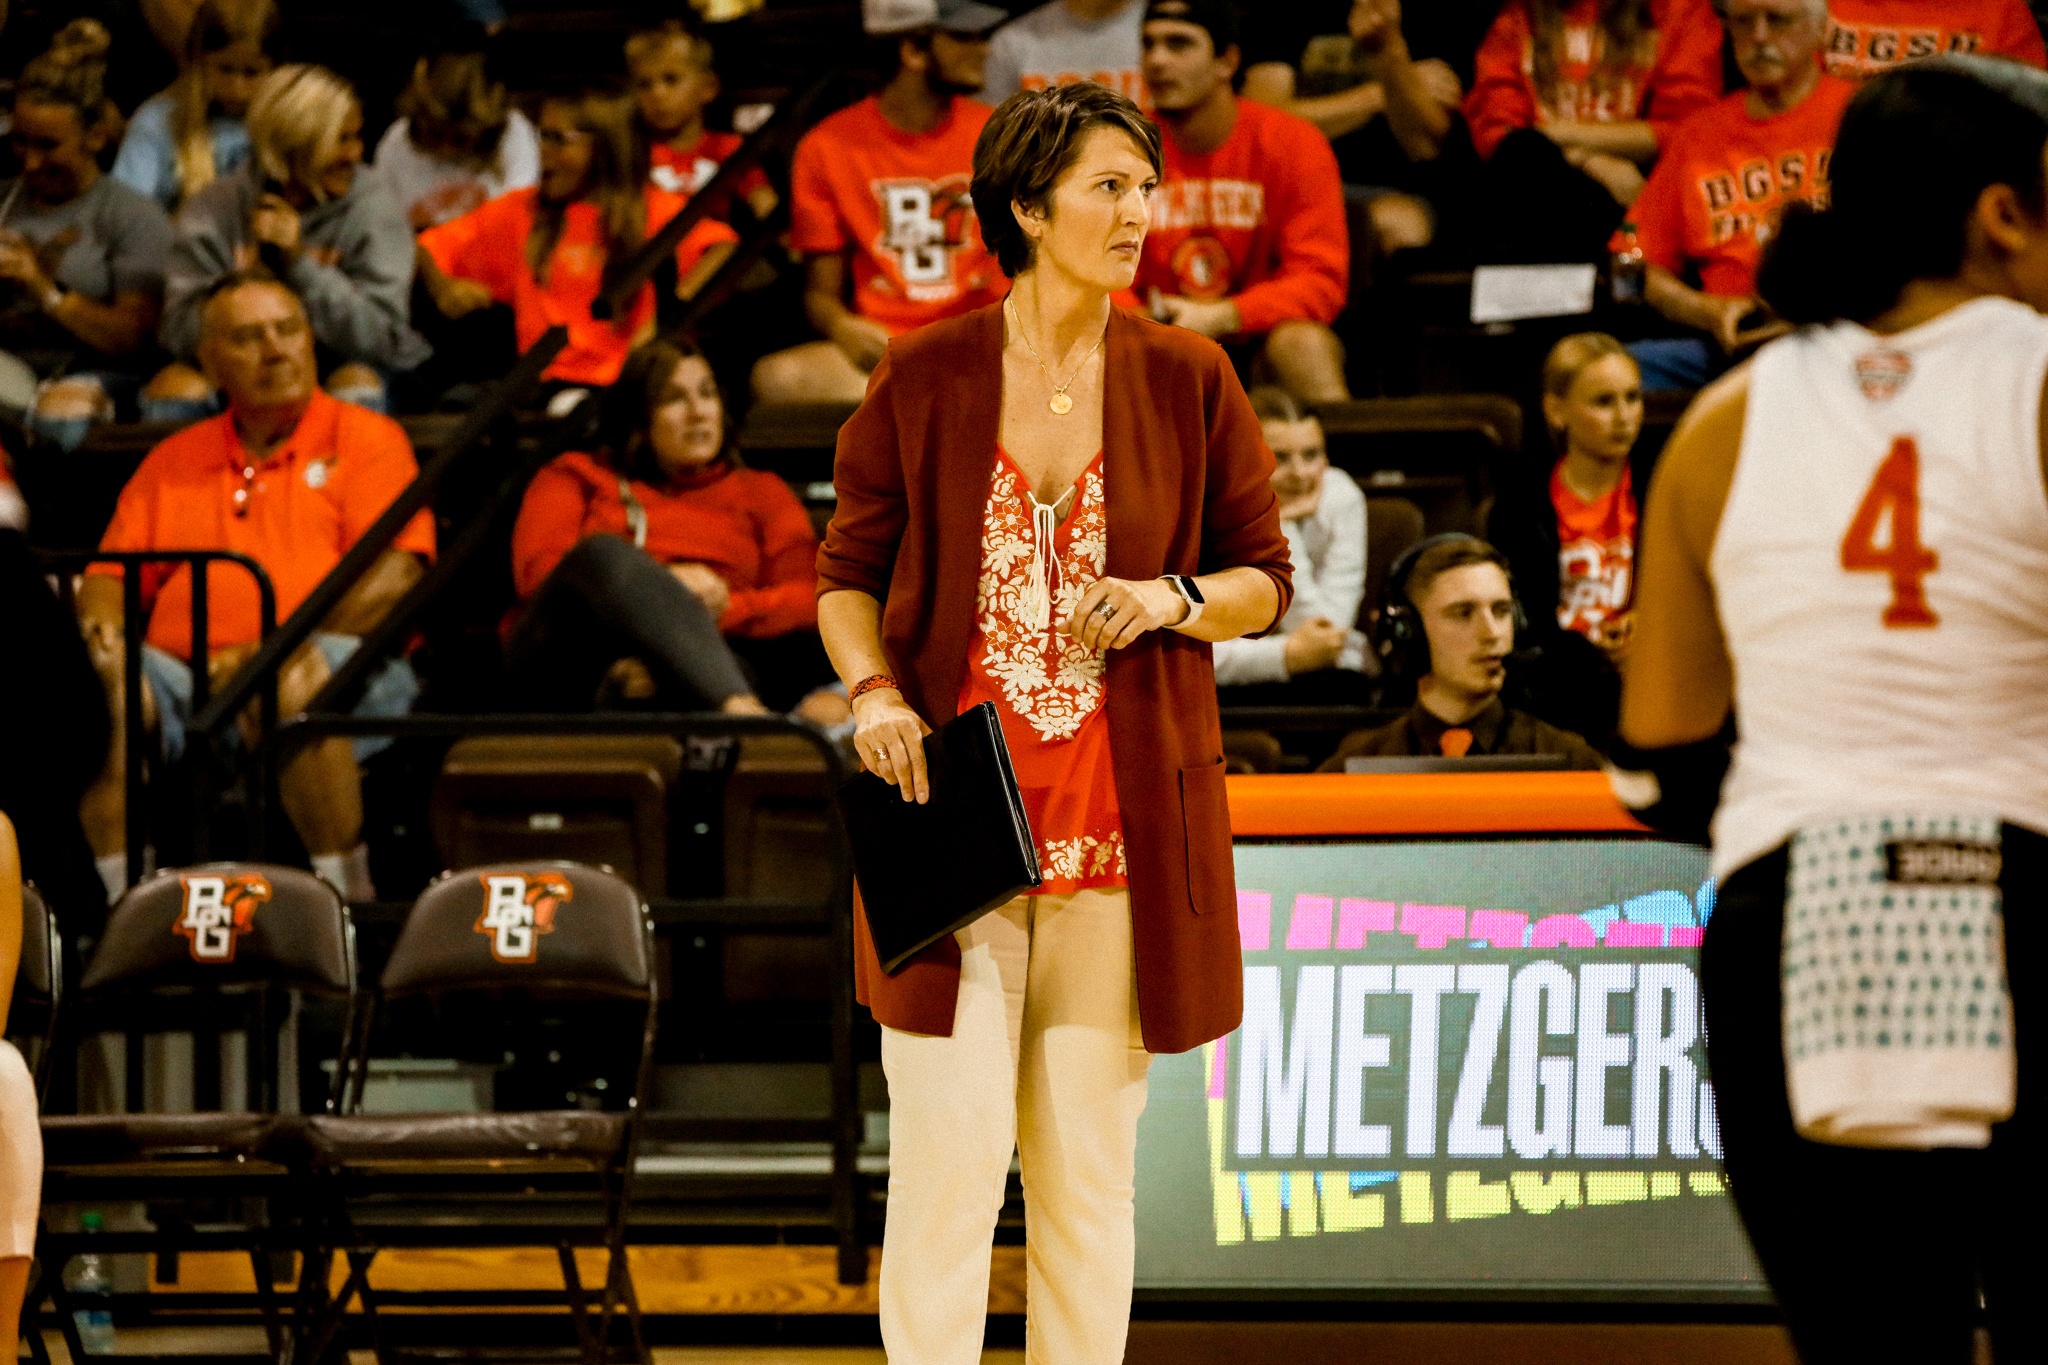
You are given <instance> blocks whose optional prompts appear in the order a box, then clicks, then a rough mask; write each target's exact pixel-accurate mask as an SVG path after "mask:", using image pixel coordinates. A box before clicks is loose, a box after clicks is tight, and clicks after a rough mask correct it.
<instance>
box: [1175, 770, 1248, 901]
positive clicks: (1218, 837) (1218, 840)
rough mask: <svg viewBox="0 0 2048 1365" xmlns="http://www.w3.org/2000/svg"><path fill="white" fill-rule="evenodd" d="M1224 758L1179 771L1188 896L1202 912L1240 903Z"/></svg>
mask: <svg viewBox="0 0 2048 1365" xmlns="http://www.w3.org/2000/svg"><path fill="white" fill-rule="evenodd" d="M1223 774H1224V766H1223V760H1222V759H1220V758H1219V759H1217V760H1216V761H1215V762H1214V763H1198V764H1195V765H1194V766H1193V767H1188V768H1182V769H1181V770H1180V808H1181V830H1182V834H1183V836H1184V837H1185V839H1186V841H1187V855H1188V860H1187V873H1188V901H1189V903H1190V905H1191V906H1192V907H1193V909H1194V912H1195V913H1196V914H1198V915H1213V914H1218V913H1220V912H1222V911H1225V910H1235V909H1236V906H1237V869H1236V867H1235V865H1234V863H1233V860H1232V856H1231V848H1230V801H1229V796H1228V794H1227V792H1226V789H1225V787H1224V781H1223Z"/></svg>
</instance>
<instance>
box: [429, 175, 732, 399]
mask: <svg viewBox="0 0 2048 1365" xmlns="http://www.w3.org/2000/svg"><path fill="white" fill-rule="evenodd" d="M642 193H643V196H644V198H643V202H644V203H645V205H646V210H647V231H648V233H649V234H653V233H656V232H659V231H661V229H662V227H663V226H664V225H665V224H666V223H667V222H668V220H669V219H671V218H673V217H675V216H676V215H677V214H678V213H680V212H682V209H683V205H684V204H685V203H686V202H687V201H686V200H685V199H684V198H683V197H682V196H681V195H677V194H670V193H669V192H668V191H666V190H663V189H659V188H657V187H655V186H653V185H647V186H645V187H644V188H643V191H642ZM539 200H540V191H539V190H538V189H524V190H514V191H512V193H510V194H502V195H499V196H498V197H497V198H496V199H493V200H491V201H490V202H489V203H487V204H484V205H481V206H480V207H478V208H475V209H472V210H471V211H470V212H468V213H465V214H463V215H462V216H461V217H460V218H455V219H451V220H450V221H448V222H446V223H443V224H441V225H440V226H439V227H432V228H428V229H427V230H426V231H425V232H422V233H421V234H420V246H421V247H423V248H424V249H425V250H426V253H427V254H428V255H429V256H432V257H433V258H434V264H435V265H437V266H439V267H440V268H441V272H442V273H443V274H445V275H453V276H459V277H461V278H462V279H465V280H474V281H476V282H477V283H478V284H480V285H482V286H483V287H484V288H486V289H488V290H490V291H491V297H492V298H494V299H496V300H498V302H500V303H509V304H511V305H512V322H513V327H514V330H515V331H516V332H517V334H518V338H519V349H520V350H522V351H524V350H525V349H526V348H527V347H529V346H531V345H533V343H534V342H536V341H539V340H540V338H541V334H542V333H544V332H546V331H547V330H548V328H550V327H552V326H554V325H555V324H557V323H560V324H561V325H562V326H564V327H566V328H568V329H569V344H568V345H567V346H565V347H564V348H563V349H562V353H561V355H559V356H557V357H556V358H555V363H554V364H552V365H550V366H548V368H547V369H546V370H545V371H544V372H543V374H542V378H545V379H560V380H566V381H568V382H569V383H572V384H609V383H611V382H612V381H613V380H615V379H617V378H618V377H619V371H620V370H622V369H624V368H625V364H626V354H627V352H629V351H631V350H632V349H633V343H634V341H635V340H636V339H638V338H639V336H640V334H641V333H642V332H643V331H644V330H645V329H647V328H649V327H651V326H653V324H654V286H653V285H651V284H649V285H643V286H641V289H640V292H639V294H637V295H636V296H634V299H633V306H632V307H631V308H630V309H628V310H627V311H626V315H625V316H624V317H621V318H616V319H614V320H612V321H610V322H599V321H598V320H597V319H596V318H594V317H592V316H591V315H590V305H591V304H592V302H594V301H595V300H596V298H597V296H598V292H599V291H600V290H601V289H602V287H603V284H604V268H605V263H606V259H607V255H606V250H605V233H604V224H603V222H602V220H601V219H600V217H599V214H598V209H597V206H596V205H595V204H591V203H586V202H582V201H578V202H577V203H574V204H571V205H569V207H568V208H567V209H565V210H564V211H563V216H562V235H561V237H560V239H559V240H557V241H556V243H555V250H554V254H552V255H551V256H549V257H548V263H547V266H548V268H547V270H546V271H545V272H544V274H543V277H542V278H541V279H535V278H534V273H533V271H532V269H531V268H530V267H528V265H527V263H526V239H527V237H528V235H530V234H531V233H532V231H533V220H534V213H535V209H536V206H537V204H538V203H539ZM738 240H739V234H738V233H736V232H734V231H733V230H732V229H731V228H729V227H727V226H726V225H725V224H724V223H721V222H718V221H716V220H715V219H709V218H707V219H705V220H704V221H703V222H701V223H699V224H697V226H695V227H693V228H691V229H690V231H689V232H688V233H687V234H685V235H684V237H683V240H682V241H681V242H680V243H678V244H677V246H676V272H677V274H678V275H688V274H689V273H690V268H691V267H692V266H694V265H696V264H697V260H698V258H699V257H701V256H702V255H703V254H704V253H705V252H706V251H708V250H710V249H711V248H712V247H714V246H717V245H718V244H720V243H722V242H736V241H738Z"/></svg>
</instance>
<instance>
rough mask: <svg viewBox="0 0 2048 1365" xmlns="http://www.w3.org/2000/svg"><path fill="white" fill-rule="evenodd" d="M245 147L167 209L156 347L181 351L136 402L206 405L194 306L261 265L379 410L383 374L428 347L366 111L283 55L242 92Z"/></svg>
mask: <svg viewBox="0 0 2048 1365" xmlns="http://www.w3.org/2000/svg"><path fill="white" fill-rule="evenodd" d="M249 143H250V159H249V161H248V163H247V164H246V165H244V166H243V167H242V168H241V169H240V170H238V171H236V172H235V173H234V174H232V175H229V176H226V177H223V178H222V179H220V180H218V181H216V182H214V183H213V184H212V185H209V186H207V187H206V189H204V190H202V191H200V193H199V194H197V195H195V196H193V198H192V199H191V200H190V201H188V202H187V203H186V205H185V207H184V208H182V209H180V210H179V211H178V215H177V218H176V219H175V221H174V222H173V225H172V226H173V228H174V229H175V241H174V243H173V245H172V248H171V259H170V265H169V268H168V270H167V271H166V272H165V287H164V320H163V326H162V328H161V330H160V333H159V336H160V339H161V340H162V342H163V344H164V348H165V349H166V350H168V351H169V352H170V353H171V354H172V355H173V356H176V357H178V358H179V359H180V360H181V361H183V362H185V363H181V364H176V365H172V366H170V367H169V368H167V369H165V370H164V371H162V372H160V373H159V374H158V375H157V376H156V378H155V379H153V380H151V381H150V384H149V387H148V389H147V390H146V391H145V392H144V395H143V396H144V400H145V402H144V415H145V416H148V417H154V418H156V419H158V420H181V419H185V420H189V419H195V418H198V417H204V416H209V415H211V414H212V413H213V412H214V411H216V410H217V403H218V399H217V397H216V395H215V392H214V388H213V385H212V384H211V383H209V382H208V381H207V379H206V377H205V376H204V375H202V374H200V373H199V371H198V370H196V369H194V368H192V366H191V364H190V358H191V357H192V356H193V355H194V354H195V353H196V352H197V350H198V346H199V324H200V315H201V313H202V312H203V311H204V308H205V303H206V299H207V295H208V292H209V291H210V289H211V288H212V286H213V285H214V283H215V282H216V281H218V280H220V279H221V278H222V277H224V276H226V275H229V274H231V273H233V272H235V271H238V270H246V269H250V268H252V267H256V266H261V267H263V268H265V269H267V270H269V271H270V272H271V273H272V274H274V275H276V276H277V277H278V278H279V279H280V280H282V281H284V283H285V284H287V285H288V286H290V287H291V289H292V290H293V291H294V292H296V293H297V294H298V295H299V297H300V298H301V299H303V300H304V301H305V305H306V316H307V318H308V319H309V320H310V321H311V323H312V328H313V341H314V345H315V347H316V355H317V357H318V359H319V363H320V368H321V372H322V374H323V375H325V383H326V387H327V389H328V391H329V392H330V393H332V394H334V396H335V397H337V398H342V399H346V400H347V401H350V402H354V403H359V404H361V405H362V406H364V407H368V408H371V409H373V410H376V411H380V412H381V411H383V410H384V407H385V391H386V378H387V376H388V375H389V374H390V373H391V372H394V371H404V370H410V369H412V368H413V367H414V366H416V365H418V364H419V363H420V362H421V361H423V360H425V359H426V358H427V356H428V355H429V354H430V348H429V347H428V346H427V343H426V342H425V341H424V340H422V339H421V337H420V336H419V334H418V333H417V332H415V331H413V330H412V328H411V326H409V325H408V324H407V321H406V313H407V308H408V306H409V303H410V295H411V292H412V261H413V244H412V229H411V228H410V227H408V226H407V225H406V221H405V215H404V214H403V213H402V212H400V210H399V208H398V205H397V204H396V203H394V202H393V201H392V199H391V196H390V195H389V194H387V193H386V192H385V189H384V187H383V185H382V184H380V183H379V182H378V180H377V178H376V177H374V176H369V175H364V174H362V161H363V112H362V107H361V105H360V104H358V103H357V100H356V94H355V90H354V88H353V87H351V86H350V85H349V83H348V82H347V81H345V80H343V79H342V78H341V77H340V76H337V75H335V74H334V73H333V72H332V71H329V70H327V69H326V68H325V67H319V66H306V65H292V66H281V67H279V68H278V69H277V70H275V71H273V72H271V73H270V74H269V75H268V76H266V77H264V78H263V81H262V83H261V84H260V85H258V87H257V89H256V94H255V97H254V98H253V99H251V100H250V102H249Z"/></svg>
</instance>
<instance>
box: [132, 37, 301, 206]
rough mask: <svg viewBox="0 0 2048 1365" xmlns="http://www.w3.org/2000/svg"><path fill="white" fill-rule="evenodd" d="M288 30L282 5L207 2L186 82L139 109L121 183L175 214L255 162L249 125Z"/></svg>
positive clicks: (187, 47)
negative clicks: (252, 105)
mask: <svg viewBox="0 0 2048 1365" xmlns="http://www.w3.org/2000/svg"><path fill="white" fill-rule="evenodd" d="M282 27H283V25H282V22H281V20H280V19H279V16H278V12H277V4H276V0H202V2H201V3H200V5H199V7H198V10H197V12H196V13H195V14H194V15H193V16H192V18H191V21H190V23H189V25H187V27H186V29H185V40H184V48H183V51H184V54H185V56H184V61H183V64H182V69H181V70H180V71H179V73H178V79H177V80H175V81H173V82H172V83H171V87H170V89H168V90H165V91H164V92H163V93H162V94H159V95H152V96H151V97H150V98H148V99H146V100H144V101H143V102H142V103H141V104H140V105H139V106H137V108H136V110H135V116H134V117H133V118H131V119H129V120H128V132H127V135H126V136H125V137H123V138H122V140H121V151H120V153H119V155H117V156H116V157H115V158H114V172H113V174H114V178H115V179H116V180H119V181H120V182H121V183H123V184H125V185H127V186H129V187H130V188H132V189H135V190H139V191H140V192H142V193H143V194H146V195H149V196H150V197H151V198H153V199H155V200H156V201H157V202H158V203H159V204H162V205H163V206H164V207H165V208H166V209H175V208H177V207H178V206H179V205H180V204H182V203H183V202H184V201H185V200H186V199H189V198H190V197H191V196H193V195H195V194H197V193H198V192H199V191H201V190H203V189H205V188H206V187H207V186H208V185H210V184H212V183H213V182H214V180H215V179H217V178H218V177H220V176H223V175H226V174H228V173H229V172H230V171H233V170H234V169H235V168H236V167H238V166H240V165H241V164H242V163H243V162H244V161H247V160H248V159H249V130H248V127H247V126H246V124H245V123H244V119H245V118H246V117H247V116H248V112H249V101H250V100H251V99H252V98H254V97H255V94H256V86H257V83H258V82H259V81H261V80H262V79H263V78H264V77H265V76H267V75H269V74H270V71H271V68H272V67H274V66H276V65H277V61H278V38H279V34H280V32H281V30H282Z"/></svg>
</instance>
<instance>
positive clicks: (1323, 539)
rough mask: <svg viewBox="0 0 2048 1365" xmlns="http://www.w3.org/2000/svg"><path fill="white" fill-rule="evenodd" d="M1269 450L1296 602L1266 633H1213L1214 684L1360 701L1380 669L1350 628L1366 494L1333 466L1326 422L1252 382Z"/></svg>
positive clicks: (1359, 591) (1360, 568)
mask: <svg viewBox="0 0 2048 1365" xmlns="http://www.w3.org/2000/svg"><path fill="white" fill-rule="evenodd" d="M1250 397H1251V403H1252V411H1253V412H1255V413H1257V414H1258V417H1259V431H1260V433H1261V434H1262V435H1263V436H1264V437H1265V438H1266V445H1267V446H1268V447H1270V448H1271V449H1272V451H1273V459H1274V468H1273V491H1274V492H1275V493H1277V494H1279V496H1280V529H1281V530H1282V531H1284V532H1285V533H1286V535H1287V557H1288V559H1289V560H1290V561H1291V562H1292V563H1293V565H1294V602H1293V605H1291V606H1289V607H1288V609H1287V614H1286V615H1285V616H1283V617H1281V618H1280V624H1279V625H1278V626H1277V627H1276V628H1275V629H1274V631H1273V633H1272V634H1270V635H1262V636H1259V637H1258V638H1257V639H1238V640H1219V641H1218V642H1217V643H1216V644H1215V645H1214V646H1213V647H1212V648H1213V649H1214V651H1215V652H1214V663H1215V665H1216V685H1217V687H1219V688H1221V689H1222V703H1223V705H1225V706H1347V705H1358V706H1363V705H1367V704H1369V703H1370V701H1371V697H1370V688H1371V683H1370V681H1369V680H1368V679H1367V677H1366V670H1367V669H1368V668H1372V670H1373V671H1374V672H1377V671H1378V670H1377V667H1376V664H1377V660H1374V659H1372V656H1371V655H1370V654H1369V652H1368V647H1367V642H1366V639H1365V636H1364V635H1363V634H1361V633H1360V632H1359V630H1358V629H1357V623H1358V606H1359V602H1360V600H1361V599H1362V598H1363V597H1364V596H1365V493H1364V492H1363V491H1362V490H1361V489H1360V488H1359V486H1358V484H1357V482H1356V481H1355V480H1354V479H1353V478H1352V477H1351V476H1350V475H1349V474H1346V473H1345V472H1344V471H1343V470H1341V469H1333V468H1331V466H1330V457H1329V453H1328V451H1327V450H1325V448H1324V445H1323V424H1322V423H1321V422H1319V421H1317V420H1316V417H1315V414H1313V413H1311V412H1309V411H1308V410H1307V409H1305V408H1303V407H1302V405H1301V404H1300V402H1299V401H1297V400H1296V399H1295V397H1294V395H1293V394H1291V393H1289V392H1287V390H1285V389H1282V388H1277V387H1275V386H1273V385H1270V384H1267V385H1261V386H1260V387H1258V388H1255V389H1253V390H1252V391H1251V394H1250Z"/></svg>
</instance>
